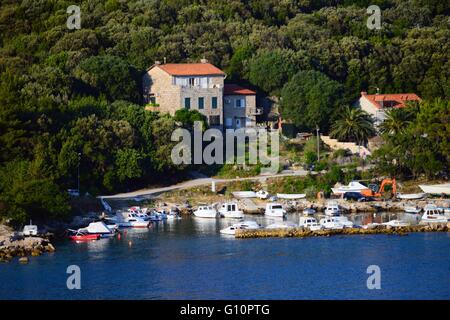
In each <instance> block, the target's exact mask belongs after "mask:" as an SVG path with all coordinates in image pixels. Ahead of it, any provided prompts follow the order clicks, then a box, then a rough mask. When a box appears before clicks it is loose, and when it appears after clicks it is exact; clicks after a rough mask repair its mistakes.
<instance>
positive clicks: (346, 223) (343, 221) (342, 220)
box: [333, 214, 354, 228]
mask: <svg viewBox="0 0 450 320" xmlns="http://www.w3.org/2000/svg"><path fill="white" fill-rule="evenodd" d="M333 219H334V221H336V222H338V223H340V224H342V225H343V226H344V228H353V227H354V223H353V222H352V221H350V220H348V218H347V217H346V216H343V215H341V214H339V215H337V216H333Z"/></svg>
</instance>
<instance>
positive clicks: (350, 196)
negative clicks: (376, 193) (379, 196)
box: [343, 192, 373, 202]
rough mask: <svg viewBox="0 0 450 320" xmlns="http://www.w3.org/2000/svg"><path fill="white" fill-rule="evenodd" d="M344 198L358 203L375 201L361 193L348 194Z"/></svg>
mask: <svg viewBox="0 0 450 320" xmlns="http://www.w3.org/2000/svg"><path fill="white" fill-rule="evenodd" d="M343 198H344V199H345V200H347V201H348V200H355V201H358V202H365V201H373V198H372V197H366V196H364V195H362V194H361V193H359V192H346V193H344V196H343Z"/></svg>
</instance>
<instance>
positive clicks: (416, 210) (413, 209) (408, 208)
mask: <svg viewBox="0 0 450 320" xmlns="http://www.w3.org/2000/svg"><path fill="white" fill-rule="evenodd" d="M403 210H405V212H406V213H412V214H417V213H420V211H422V209H421V208H419V207H416V206H406V207H405V208H404V209H403Z"/></svg>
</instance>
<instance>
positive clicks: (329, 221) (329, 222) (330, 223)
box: [319, 217, 344, 230]
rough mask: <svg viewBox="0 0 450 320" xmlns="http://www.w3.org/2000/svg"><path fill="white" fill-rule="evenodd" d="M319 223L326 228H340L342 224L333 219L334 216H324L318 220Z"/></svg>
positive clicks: (342, 226)
mask: <svg viewBox="0 0 450 320" xmlns="http://www.w3.org/2000/svg"><path fill="white" fill-rule="evenodd" d="M319 224H320V225H321V226H322V228H323V229H327V230H342V229H344V225H343V224H342V223H340V222H338V221H336V220H335V219H334V217H324V218H322V219H320V220H319Z"/></svg>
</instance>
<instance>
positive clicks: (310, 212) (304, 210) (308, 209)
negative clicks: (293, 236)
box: [302, 208, 316, 215]
mask: <svg viewBox="0 0 450 320" xmlns="http://www.w3.org/2000/svg"><path fill="white" fill-rule="evenodd" d="M302 212H303V214H304V215H312V214H314V213H316V210H314V209H313V208H305V209H303V211H302Z"/></svg>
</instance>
